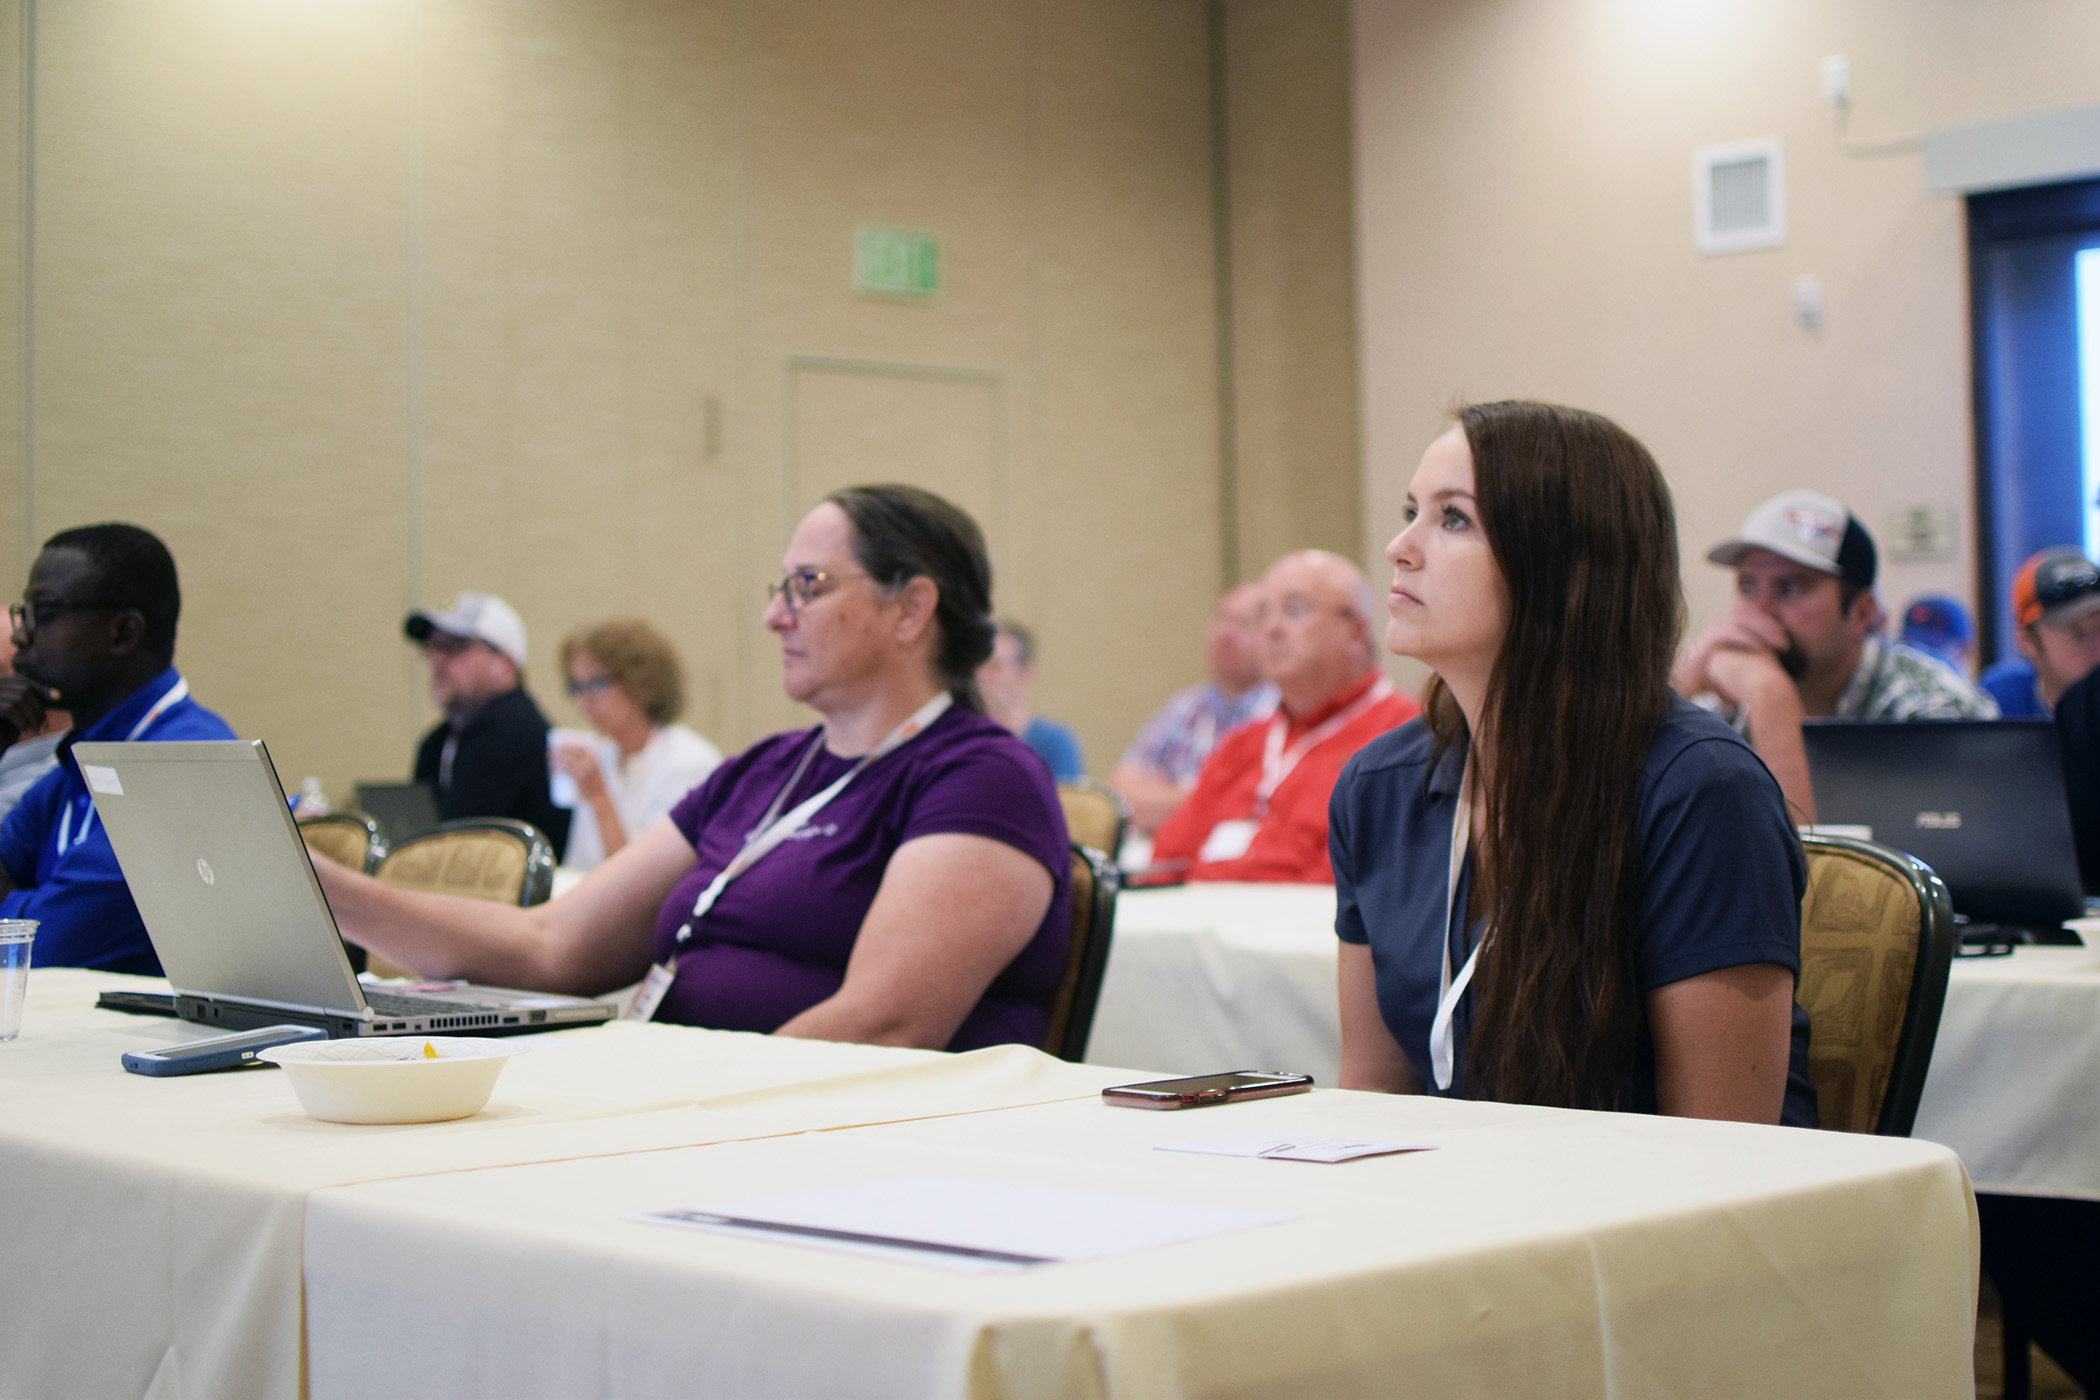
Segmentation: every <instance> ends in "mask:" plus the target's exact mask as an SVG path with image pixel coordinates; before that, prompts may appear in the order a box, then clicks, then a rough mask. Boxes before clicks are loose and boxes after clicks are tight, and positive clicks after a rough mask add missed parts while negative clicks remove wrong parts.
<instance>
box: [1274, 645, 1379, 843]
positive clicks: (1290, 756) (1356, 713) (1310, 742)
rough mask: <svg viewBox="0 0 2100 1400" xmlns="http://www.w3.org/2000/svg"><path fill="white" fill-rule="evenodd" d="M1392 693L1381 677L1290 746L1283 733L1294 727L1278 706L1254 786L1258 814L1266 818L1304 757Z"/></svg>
mask: <svg viewBox="0 0 2100 1400" xmlns="http://www.w3.org/2000/svg"><path fill="white" fill-rule="evenodd" d="M1392 693H1393V683H1392V682H1391V681H1389V680H1387V679H1386V678H1385V677H1384V676H1380V677H1379V678H1378V683H1377V684H1375V685H1373V686H1372V687H1371V688H1370V689H1369V690H1367V691H1365V692H1364V693H1363V694H1361V695H1359V696H1357V697H1356V699H1355V700H1354V701H1352V702H1350V705H1349V707H1348V708H1347V709H1345V710H1342V711H1341V712H1339V713H1337V714H1333V715H1329V716H1328V717H1327V719H1326V720H1325V721H1324V722H1322V723H1321V724H1320V725H1319V726H1318V727H1317V728H1314V729H1310V730H1308V731H1306V732H1305V733H1304V734H1301V735H1299V736H1298V742H1297V743H1295V744H1293V745H1291V746H1290V748H1288V749H1286V748H1284V746H1283V736H1284V732H1285V731H1286V730H1288V729H1289V728H1290V720H1289V719H1288V718H1286V717H1285V715H1284V713H1283V708H1282V707H1281V706H1278V707H1277V710H1276V713H1275V715H1274V716H1273V717H1271V718H1270V720H1269V738H1268V742H1267V743H1266V744H1264V745H1263V746H1262V754H1261V782H1259V783H1258V784H1256V785H1255V788H1254V815H1255V816H1257V817H1265V816H1267V815H1268V814H1269V799H1270V798H1272V797H1274V796H1275V795H1276V789H1277V788H1279V787H1281V786H1283V780H1284V779H1285V778H1288V777H1289V776H1291V771H1292V770H1293V769H1295V768H1296V767H1297V766H1298V761H1299V760H1300V759H1302V758H1304V757H1305V756H1306V755H1307V754H1309V753H1311V752H1312V751H1313V750H1314V749H1316V748H1318V747H1319V746H1320V745H1321V744H1324V743H1326V742H1327V741H1328V740H1329V739H1332V738H1333V737H1334V736H1335V734H1336V733H1338V732H1339V731H1340V730H1341V729H1342V728H1343V727H1344V726H1345V725H1348V724H1350V723H1351V722H1353V721H1355V720H1357V719H1359V718H1361V717H1362V715H1363V714H1364V713H1365V711H1367V710H1369V709H1370V708H1371V707H1372V706H1373V705H1376V704H1377V703H1378V702H1379V701H1381V700H1384V699H1385V698H1386V697H1387V696H1389V695H1391V694H1392Z"/></svg>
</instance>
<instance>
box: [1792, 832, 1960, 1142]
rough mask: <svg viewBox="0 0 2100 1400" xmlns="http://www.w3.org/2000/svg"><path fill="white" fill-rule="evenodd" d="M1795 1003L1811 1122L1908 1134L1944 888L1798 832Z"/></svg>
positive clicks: (1848, 842) (1868, 851)
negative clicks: (1804, 882)
mask: <svg viewBox="0 0 2100 1400" xmlns="http://www.w3.org/2000/svg"><path fill="white" fill-rule="evenodd" d="M1801 845H1802V848H1803V850H1804V852H1805V853H1806V855H1807V857H1808V892H1807V894H1805V895H1804V896H1803V897H1802V900H1801V985H1800V991H1799V993H1798V995H1799V998H1800V1002H1801V1007H1802V1009H1803V1010H1805V1011H1806V1012H1808V1020H1809V1044H1808V1070H1809V1076H1810V1077H1811V1078H1812V1079H1814V1080H1815V1084H1816V1106H1817V1116H1818V1117H1819V1119H1820V1120H1821V1126H1823V1127H1825V1128H1831V1129H1836V1130H1838V1131H1842V1132H1852V1133H1879V1134H1882V1135H1884V1136H1889V1137H1908V1136H1909V1135H1910V1129H1911V1124H1912V1122H1913V1121H1914V1120H1915V1119H1916V1118H1917V1115H1918V1098H1919V1095H1920V1094H1922V1093H1923V1092H1924V1088H1925V1071H1926V1069H1927V1068H1928V1067H1929V1066H1930V1065H1931V1063H1932V1042H1933V1039H1934V1038H1935V1037H1936V1036H1937V1035H1938V1034H1939V1027H1940V1007H1941V1005H1942V1003H1943V1002H1944V1001H1945V1000H1946V996H1947V973H1948V969H1949V968H1950V967H1951V966H1952V965H1953V961H1954V945H1955V941H1956V939H1957V937H1958V935H1957V933H1956V930H1955V924H1954V906H1953V903H1952V902H1951V900H1950V899H1949V898H1948V895H1947V887H1946V885H1944V884H1942V883H1941V881H1940V877H1939V876H1937V875H1935V874H1933V873H1932V868H1931V867H1930V866H1928V865H1926V864H1925V863H1924V862H1923V861H1920V860H1918V859H1916V858H1915V857H1912V856H1908V855H1905V854H1903V853H1902V852H1900V851H1894V850H1890V849H1889V848H1888V847H1886V846H1878V845H1875V844H1874V843H1873V842H1871V841H1859V840H1855V839H1853V838H1851V837H1848V836H1825V835H1809V834H1804V835H1803V836H1802V838H1801Z"/></svg>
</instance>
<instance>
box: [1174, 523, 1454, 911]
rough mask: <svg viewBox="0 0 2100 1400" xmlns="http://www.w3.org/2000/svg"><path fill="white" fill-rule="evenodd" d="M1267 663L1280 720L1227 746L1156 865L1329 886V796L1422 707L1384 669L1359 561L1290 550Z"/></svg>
mask: <svg viewBox="0 0 2100 1400" xmlns="http://www.w3.org/2000/svg"><path fill="white" fill-rule="evenodd" d="M1261 586H1262V602H1261V609H1260V613H1259V619H1260V624H1259V625H1260V630H1261V642H1262V664H1263V669H1264V671H1265V672H1266V673H1267V676H1268V678H1269V679H1270V680H1271V681H1273V682H1275V684H1276V689H1277V692H1278V693H1279V695H1280V696H1281V697H1282V698H1281V702H1280V703H1279V704H1278V705H1277V707H1276V713H1275V714H1274V715H1272V716H1270V717H1269V718H1268V719H1265V720H1256V721H1255V722H1254V723H1252V724H1248V725H1243V726H1241V727H1240V728H1238V729H1235V730H1234V731H1233V732H1232V733H1231V734H1229V735H1227V736H1226V737H1225V738H1224V739H1223V740H1221V741H1220V742H1219V744H1218V746H1217V748H1216V749H1214V750H1212V752H1211V756H1210V758H1209V760H1208V761H1207V762H1205V763H1204V765H1203V772H1202V774H1201V776H1199V777H1198V778H1197V779H1196V790H1195V791H1194V792H1192V793H1190V794H1189V798H1188V801H1186V802H1184V803H1182V804H1181V806H1180V807H1178V808H1176V809H1175V812H1174V815H1172V816H1171V817H1168V818H1167V820H1166V821H1165V823H1164V824H1162V825H1161V826H1160V828H1159V833H1158V835H1157V836H1155V837H1154V838H1153V842H1152V859H1153V863H1154V864H1156V865H1168V864H1170V863H1171V864H1178V863H1181V862H1186V863H1187V864H1188V870H1189V878H1190V879H1192V880H1271V881H1294V882H1297V883H1300V884H1332V883H1333V882H1334V871H1333V869H1332V868H1331V867H1330V866H1329V865H1328V864H1327V799H1328V796H1329V794H1331V793H1332V792H1333V791H1334V781H1335V779H1336V778H1338V777H1340V776H1341V772H1342V765H1343V764H1345V763H1347V762H1348V761H1349V756H1350V755H1351V754H1353V753H1355V752H1356V751H1357V750H1358V749H1360V748H1362V747H1363V746H1364V745H1365V744H1367V743H1369V742H1370V741H1371V740H1373V739H1375V738H1377V737H1378V736H1379V735H1380V734H1383V733H1385V732H1386V731H1387V730H1388V729H1391V728H1393V727H1394V726H1396V725H1401V724H1405V723H1406V722H1407V721H1409V720H1411V719H1413V718H1414V717H1415V716H1416V715H1417V714H1419V713H1420V712H1421V707H1420V706H1419V705H1417V704H1416V703H1415V702H1414V701H1413V700H1411V699H1409V698H1408V697H1407V696H1405V695H1402V694H1400V693H1398V692H1397V691H1395V690H1394V689H1393V685H1392V682H1390V681H1388V680H1387V679H1386V678H1385V677H1384V676H1383V675H1382V674H1380V673H1379V670H1378V662H1377V641H1376V638H1377V636H1378V633H1377V631H1376V630H1374V627H1373V623H1374V622H1382V621H1383V613H1382V612H1381V611H1380V610H1379V609H1378V606H1377V604H1376V602H1375V601H1374V600H1373V598H1372V594H1371V586H1370V584H1368V583H1367V582H1365V581H1364V576H1363V573H1362V571H1361V570H1359V569H1358V568H1357V567H1356V566H1355V565H1354V564H1351V563H1350V562H1349V561H1348V560H1346V559H1344V558H1342V557H1341V556H1340V555H1337V554H1329V553H1327V552H1326V551H1325V550H1319V549H1308V550H1302V551H1300V552H1298V553H1296V554H1286V555H1285V556H1284V557H1283V558H1281V559H1279V560H1277V561H1276V563H1275V564H1274V565H1272V566H1271V567H1270V569H1269V572H1268V573H1267V574H1266V575H1264V576H1263V578H1262V584H1261Z"/></svg>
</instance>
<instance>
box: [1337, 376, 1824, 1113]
mask: <svg viewBox="0 0 2100 1400" xmlns="http://www.w3.org/2000/svg"><path fill="white" fill-rule="evenodd" d="M1456 417H1457V420H1458V421H1457V423H1456V425H1455V426H1454V427H1452V429H1451V430H1450V431H1448V432H1446V433H1445V434H1444V435H1443V436H1442V437H1439V438H1438V439H1437V440H1436V441H1435V442H1434V443H1432V444H1430V447H1429V450H1428V451H1427V452H1426V453H1425V454H1423V458H1422V463H1421V466H1420V468H1419V469H1418V470H1417V471H1416V473H1415V477H1414V481H1413V484H1412V487H1411V490H1410V492H1409V495H1408V506H1407V516H1406V519H1407V525H1406V527H1405V528H1404V529H1403V530H1402V531H1401V532H1400V534H1399V536H1398V537H1397V538H1395V539H1394V540H1393V542H1392V544H1391V545H1390V546H1388V547H1387V550H1386V557H1387V558H1388V559H1389V560H1390V561H1391V562H1392V564H1393V571H1394V573H1393V585H1392V590H1391V592H1390V593H1389V594H1388V597H1387V604H1388V608H1389V611H1390V613H1391V621H1390V622H1389V623H1388V625H1387V628H1386V646H1387V647H1388V649H1390V650H1391V651H1393V652H1395V653H1397V654H1400V655H1405V656H1413V657H1416V658H1418V659H1420V660H1422V661H1423V662H1425V663H1426V664H1428V665H1429V666H1430V667H1431V669H1432V670H1434V671H1435V672H1436V677H1435V679H1434V680H1433V681H1432V682H1431V686H1430V690H1429V703H1428V709H1427V712H1426V714H1425V715H1424V717H1423V718H1422V719H1421V720H1420V721H1417V722H1416V723H1413V724H1410V725H1407V726H1405V727H1403V728H1401V729H1398V730H1395V731H1394V732H1392V733H1391V734H1388V735H1386V736H1384V737H1383V738H1381V739H1378V740H1375V741H1373V742H1372V743H1371V744H1370V745H1368V746H1367V747H1365V748H1364V749H1363V750H1362V751H1361V752H1360V753H1359V754H1358V755H1357V756H1356V758H1355V759H1354V760H1353V761H1352V762H1351V763H1350V765H1349V768H1348V769H1347V770H1346V771H1345V772H1344V773H1343V775H1342V778H1341V780H1340V782H1339V783H1338V784H1337V785H1336V787H1335V792H1334V799H1333V807H1332V819H1331V824H1330V831H1331V836H1330V842H1331V847H1332V855H1333V862H1334V870H1335V883H1336V889H1337V893H1338V895H1339V908H1338V914H1337V921H1336V928H1337V932H1338V933H1339V935H1340V936H1341V938H1342V948H1341V969H1340V997H1341V1017H1342V1084H1343V1087H1345V1088H1357V1089H1382V1090H1388V1091H1397V1092H1415V1093H1419V1092H1423V1091H1424V1090H1425V1089H1427V1090H1428V1091H1430V1092H1435V1093H1448V1094H1455V1095H1463V1096H1467V1097H1476V1098H1488V1099H1498V1100H1503V1101H1507V1102H1520V1103H1538V1104H1551V1105H1556V1106H1561V1107H1570V1108H1593V1109H1621V1110H1634V1111H1647V1112H1662V1113H1672V1114H1682V1115H1687V1116H1694V1117H1708V1118H1736V1119H1743V1120H1747V1121H1752V1122H1762V1123H1779V1122H1785V1123H1790V1124H1797V1125H1800V1126H1813V1125H1814V1123H1815V1091H1814V1088H1813V1087H1812V1085H1811V1084H1810V1082H1809V1080H1808V1075H1807V1049H1808V1022H1807V1019H1806V1017H1804V1016H1803V1015H1802V1014H1801V1013H1800V1011H1799V1010H1798V1009H1797V1008H1796V1007H1795V1005H1794V983H1795V977H1796V974H1797V973H1798V970H1799V967H1800V912H1799V911H1800V900H1801V892H1802V887H1803V882H1804V879H1805V874H1804V867H1803V862H1802V857H1801V850H1800V846H1799V843H1798V842H1797V841H1796V839H1795V837H1794V832H1793V827H1792V826H1791V824H1790V823H1789V822H1788V819H1787V815H1786V809H1785V805H1784V802H1783V800H1782V798H1781V796H1780V791H1779V786H1778V784H1777V783H1775V782H1774V781H1773V779H1772V776H1771V774H1770V773H1768V772H1766V771H1765V768H1764V766H1763V764H1761V763H1760V762H1759V761H1758V759H1757V756H1756V754H1755V753H1753V752H1752V751H1751V749H1750V748H1749V746H1748V745H1747V744H1745V743H1744V742H1743V741H1742V740H1741V739H1740V738H1739V737H1737V736H1736V734H1735V733H1734V732H1733V731H1732V730H1730V729H1729V728H1728V726H1727V725H1725V724H1723V723H1722V722H1721V721H1720V720H1718V719H1716V718H1714V717H1713V716H1711V715H1709V714H1707V713H1706V712H1705V711H1703V710H1701V709H1699V708H1697V707H1696V706H1693V705H1691V704H1688V703H1687V702H1685V701H1684V700H1682V699H1680V698H1678V697H1677V696H1676V695H1674V694H1673V693H1672V692H1671V690H1670V688H1669V671H1670V661H1671V656H1672V654H1673V653H1674V651H1675V649H1676V646H1677V641H1678V637H1679V634H1680V633H1681V631H1682V628H1683V601H1682V593H1681V588H1680V584H1679V581H1678V570H1677V531H1676V522H1675V518H1674V512H1673V510H1672V508H1671V503H1670V493H1669V488H1668V486H1667V485H1666V484H1665V483H1664V481H1663V478H1662V473H1661V472H1660V470H1658V469H1657V467H1656V465H1655V461H1654V459H1653V458H1652V457H1650V456H1649V454H1648V451H1647V449H1646V448H1644V447H1642V446H1641V444H1640V443H1639V442H1637V441H1636V440H1635V439H1634V438H1633V437H1632V436H1631V435H1630V434H1628V433H1627V432H1626V431H1625V430H1624V429H1622V428H1620V427H1619V426H1618V425H1617V424H1615V423H1612V422H1611V421H1610V420H1608V419H1605V418H1601V417H1599V416H1597V415H1595V414H1590V413H1584V412H1581V411H1579V410H1575V409H1568V408H1561V407H1558V406H1555V405H1551V404H1540V403H1493V404H1478V405H1473V406H1471V407H1467V408H1464V409H1461V410H1459V412H1458V413H1457V415H1456Z"/></svg>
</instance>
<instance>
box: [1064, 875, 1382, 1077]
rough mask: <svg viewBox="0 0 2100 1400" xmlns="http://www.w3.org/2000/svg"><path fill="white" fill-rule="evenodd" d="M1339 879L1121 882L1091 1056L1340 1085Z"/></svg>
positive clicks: (1177, 1068)
mask: <svg viewBox="0 0 2100 1400" xmlns="http://www.w3.org/2000/svg"><path fill="white" fill-rule="evenodd" d="M1334 945H1335V938H1334V886H1332V885H1253V884H1225V883H1218V884H1192V885H1179V886H1175V887H1173V888H1170V889H1150V890H1125V891H1124V892H1123V893H1122V894H1120V895H1118V896H1117V898H1116V927H1115V935H1114V938H1113V940H1112V941H1111V943H1110V944H1109V951H1108V967H1107V971H1106V972H1105V974H1104V975H1103V977H1102V981H1101V1001H1100V1004H1099V1007H1098V1008H1097V1009H1096V1011H1095V1013H1094V1030H1093V1035H1092V1037H1091V1038H1090V1039H1089V1040H1088V1042H1087V1058H1088V1059H1089V1060H1091V1061H1093V1062H1095V1063H1097V1064H1107V1065H1150V1066H1152V1067H1154V1068H1156V1069H1161V1070H1166V1071H1170V1072H1172V1073H1174V1074H1208V1073H1211V1072H1213V1071H1216V1070H1225V1069H1278V1070H1291V1071H1294V1072H1298V1073H1304V1074H1310V1075H1312V1076H1313V1078H1314V1079H1315V1080H1316V1081H1317V1082H1318V1083H1320V1084H1323V1085H1329V1086H1331V1085H1333V1084H1334V1083H1335V1071H1336V1068H1337V1065H1338V1064H1339V1062H1340V1056H1341V1031H1340V1029H1339V1026H1338V1023H1337V1021H1336V1019H1335V1001H1334V960H1335V951H1334Z"/></svg>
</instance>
